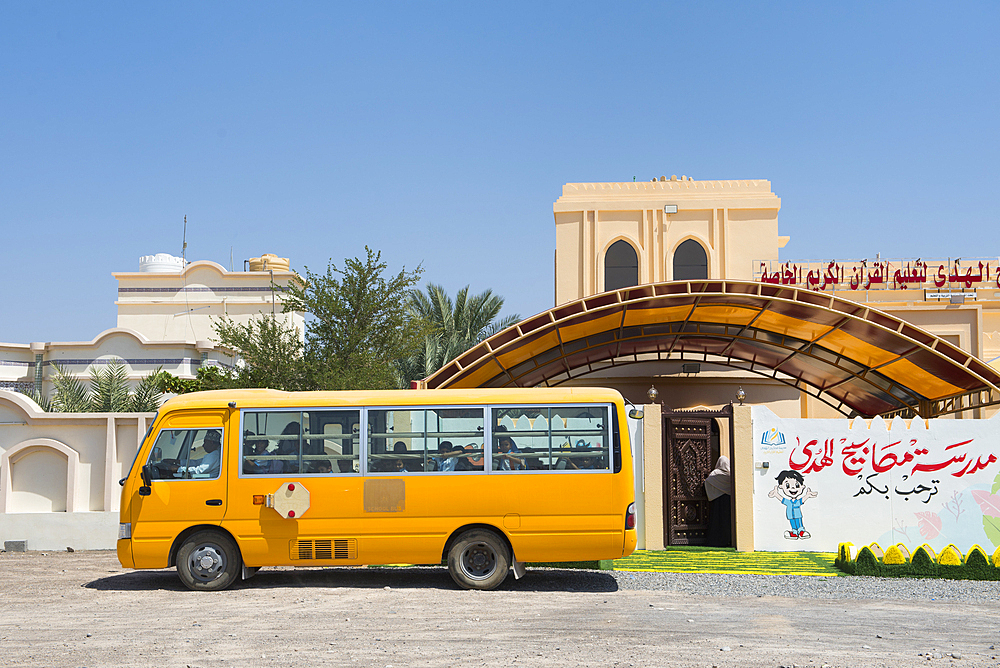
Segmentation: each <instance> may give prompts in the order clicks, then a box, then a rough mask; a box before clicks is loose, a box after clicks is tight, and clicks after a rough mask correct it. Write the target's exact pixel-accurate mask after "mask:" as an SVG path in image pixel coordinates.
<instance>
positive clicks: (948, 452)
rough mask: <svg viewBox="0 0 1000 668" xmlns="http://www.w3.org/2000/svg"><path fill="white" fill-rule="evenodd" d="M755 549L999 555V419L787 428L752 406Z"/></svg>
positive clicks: (810, 422) (796, 423) (793, 424)
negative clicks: (874, 546) (962, 550)
mask: <svg viewBox="0 0 1000 668" xmlns="http://www.w3.org/2000/svg"><path fill="white" fill-rule="evenodd" d="M751 416H752V421H753V480H754V482H753V494H754V502H753V508H754V547H755V549H757V550H773V551H791V550H795V551H809V552H815V551H822V552H833V551H836V549H837V545H838V544H839V543H843V542H851V543H854V544H855V545H868V544H870V543H872V542H877V543H879V544H880V545H893V544H896V543H903V544H904V545H907V546H909V547H910V550H911V551H912V550H913V549H914V548H916V547H917V546H919V545H922V544H924V543H927V544H928V545H930V546H931V547H932V548H934V550H936V551H938V552H940V551H941V550H943V549H944V548H945V547H947V546H948V545H949V544H954V545H962V546H970V545H977V544H978V545H980V546H982V547H983V548H984V549H985V550H986V553H987V554H991V553H992V552H993V551H994V550H995V549H996V548H997V547H998V546H1000V462H998V461H997V458H998V453H1000V419H998V418H997V417H996V416H994V417H993V418H991V419H989V420H951V419H933V420H922V419H919V418H918V419H914V420H912V421H906V420H903V419H902V418H899V417H897V418H893V420H892V421H891V422H886V421H884V420H883V419H882V418H874V419H872V420H863V419H861V418H855V419H854V420H824V419H783V418H779V417H778V416H776V415H775V414H774V413H772V412H771V411H770V410H768V409H767V408H765V407H763V406H754V407H753V408H752V411H751Z"/></svg>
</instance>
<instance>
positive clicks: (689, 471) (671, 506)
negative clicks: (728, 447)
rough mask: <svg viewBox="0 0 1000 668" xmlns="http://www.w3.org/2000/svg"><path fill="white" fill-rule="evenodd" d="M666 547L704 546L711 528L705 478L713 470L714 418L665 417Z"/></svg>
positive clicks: (664, 526) (664, 538) (664, 527)
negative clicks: (712, 441) (706, 534)
mask: <svg viewBox="0 0 1000 668" xmlns="http://www.w3.org/2000/svg"><path fill="white" fill-rule="evenodd" d="M664 422H665V423H666V424H664V430H663V431H664V434H665V435H666V438H665V439H664V441H665V442H664V446H665V449H666V453H665V454H666V456H665V457H664V461H665V462H666V465H667V469H666V472H665V476H664V477H665V480H664V482H665V483H666V484H665V485H664V492H665V494H664V496H665V497H666V498H665V499H664V502H665V504H666V513H665V515H666V518H665V519H666V521H665V522H664V523H663V529H664V536H663V542H664V544H665V545H703V544H704V543H705V533H706V530H707V528H708V509H709V503H708V497H707V496H706V495H705V478H707V477H708V474H709V472H711V470H712V461H711V438H712V419H711V418H701V417H664Z"/></svg>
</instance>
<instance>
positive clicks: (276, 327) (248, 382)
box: [198, 314, 305, 390]
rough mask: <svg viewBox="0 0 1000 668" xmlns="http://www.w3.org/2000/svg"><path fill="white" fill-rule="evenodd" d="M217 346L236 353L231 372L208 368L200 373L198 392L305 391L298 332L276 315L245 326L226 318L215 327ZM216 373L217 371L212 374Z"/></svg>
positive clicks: (258, 319)
mask: <svg viewBox="0 0 1000 668" xmlns="http://www.w3.org/2000/svg"><path fill="white" fill-rule="evenodd" d="M215 333H216V335H217V336H218V339H217V341H218V343H219V344H220V345H221V346H222V347H223V348H227V349H229V350H232V351H234V352H235V353H236V355H237V357H238V360H237V364H236V365H235V366H233V367H232V368H231V369H222V368H220V367H210V366H205V367H204V369H205V371H204V372H202V369H198V372H199V374H198V381H199V387H198V389H203V390H208V389H223V388H231V387H269V388H272V389H275V390H298V389H302V388H303V386H304V382H305V366H304V349H303V345H302V338H301V336H300V333H299V330H298V329H297V328H296V327H294V326H293V325H291V324H288V323H286V322H285V321H284V320H281V319H279V318H276V317H275V316H273V315H270V314H268V315H263V316H261V317H259V318H254V319H252V320H250V321H249V322H247V323H246V324H240V323H237V322H234V321H232V320H230V319H228V318H223V319H221V320H219V321H217V322H216V323H215ZM209 369H214V371H209Z"/></svg>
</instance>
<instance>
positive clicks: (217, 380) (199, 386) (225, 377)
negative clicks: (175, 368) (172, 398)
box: [157, 364, 237, 394]
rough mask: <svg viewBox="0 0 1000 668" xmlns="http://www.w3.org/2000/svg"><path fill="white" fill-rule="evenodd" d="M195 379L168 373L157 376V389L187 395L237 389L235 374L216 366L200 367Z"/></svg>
mask: <svg viewBox="0 0 1000 668" xmlns="http://www.w3.org/2000/svg"><path fill="white" fill-rule="evenodd" d="M195 374H196V375H195V377H194V378H178V377H177V376H175V375H173V374H172V373H167V372H166V371H162V372H160V375H159V376H157V389H159V390H160V392H170V393H171V394H187V393H188V392H200V391H201V390H225V389H229V388H233V387H237V384H236V379H235V378H234V375H233V373H231V371H230V370H229V369H228V368H226V367H221V366H217V365H215V364H203V365H201V366H199V367H198V371H196V372H195Z"/></svg>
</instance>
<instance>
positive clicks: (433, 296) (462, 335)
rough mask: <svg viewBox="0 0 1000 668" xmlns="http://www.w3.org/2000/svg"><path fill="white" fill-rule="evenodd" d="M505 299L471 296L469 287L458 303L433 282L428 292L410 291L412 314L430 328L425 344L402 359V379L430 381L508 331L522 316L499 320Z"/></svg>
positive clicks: (461, 292)
mask: <svg viewBox="0 0 1000 668" xmlns="http://www.w3.org/2000/svg"><path fill="white" fill-rule="evenodd" d="M502 308H503V297H501V296H500V295H495V294H493V291H492V290H486V291H485V292H481V293H479V294H478V295H472V296H471V297H470V296H469V286H465V287H464V288H462V289H461V290H459V291H458V294H457V295H456V296H455V301H454V302H453V301H452V300H451V297H449V296H448V293H447V292H445V290H444V288H443V287H441V286H440V285H435V284H433V283H429V284H428V285H427V292H426V293H424V292H421V291H420V290H410V294H409V310H410V315H411V316H412V317H413V318H415V319H418V320H420V321H423V322H424V323H425V327H426V333H425V335H424V345H423V348H422V349H421V350H419V351H418V352H417V353H416V354H414V355H411V356H410V357H409V358H407V359H405V360H402V361H401V363H400V371H401V375H402V380H403V381H405V383H407V384H408V383H409V381H411V380H416V379H418V378H426V377H427V376H429V375H431V374H432V373H434V372H435V371H437V370H438V369H440V368H441V367H443V366H444V365H445V364H447V363H448V362H450V361H451V360H453V359H455V358H456V357H458V356H459V355H461V354H462V353H464V352H465V351H466V350H468V349H469V348H472V347H473V346H475V345H476V344H477V343H479V342H480V341H482V340H484V339H487V338H489V337H490V336H493V335H494V334H496V333H497V332H499V331H501V330H504V329H507V328H508V327H510V326H511V325H513V324H514V323H516V322H517V321H519V320H520V319H521V317H520V316H519V315H517V314H514V315H509V316H506V317H504V318H500V319H499V320H497V316H498V315H499V314H500V309H502Z"/></svg>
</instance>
